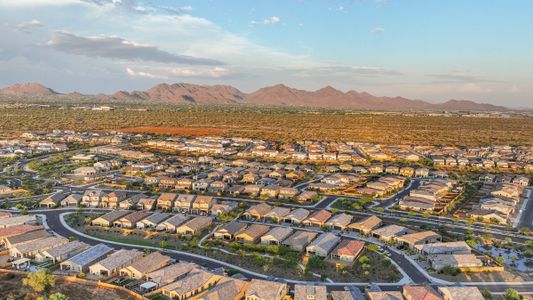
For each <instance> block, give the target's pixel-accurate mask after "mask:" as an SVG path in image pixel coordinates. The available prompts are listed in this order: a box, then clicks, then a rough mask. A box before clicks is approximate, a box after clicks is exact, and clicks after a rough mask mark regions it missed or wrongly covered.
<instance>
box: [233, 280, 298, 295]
mask: <svg viewBox="0 0 533 300" xmlns="http://www.w3.org/2000/svg"><path fill="white" fill-rule="evenodd" d="M287 291H288V287H287V284H286V283H281V282H274V281H267V280H260V279H252V281H251V282H250V286H249V287H248V290H246V293H245V294H244V299H245V300H282V299H284V298H285V296H286V295H287Z"/></svg>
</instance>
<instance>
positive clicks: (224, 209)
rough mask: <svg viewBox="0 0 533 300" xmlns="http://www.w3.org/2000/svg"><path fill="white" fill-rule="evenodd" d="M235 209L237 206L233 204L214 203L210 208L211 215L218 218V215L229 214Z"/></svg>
mask: <svg viewBox="0 0 533 300" xmlns="http://www.w3.org/2000/svg"><path fill="white" fill-rule="evenodd" d="M236 207H237V204H236V203H235V202H226V203H215V204H213V206H212V207H211V215H212V216H215V217H218V216H220V215H225V214H229V213H231V212H232V211H233V210H234V209H235V208H236Z"/></svg>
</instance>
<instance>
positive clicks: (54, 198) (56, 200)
mask: <svg viewBox="0 0 533 300" xmlns="http://www.w3.org/2000/svg"><path fill="white" fill-rule="evenodd" d="M65 197H66V195H65V194H64V193H55V194H53V195H50V196H48V197H46V198H44V200H42V201H41V202H39V206H40V207H47V208H52V207H56V206H59V205H60V204H61V200H63V199H65Z"/></svg>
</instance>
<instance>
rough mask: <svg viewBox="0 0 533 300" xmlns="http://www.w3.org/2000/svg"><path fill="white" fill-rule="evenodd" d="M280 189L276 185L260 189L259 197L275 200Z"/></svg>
mask: <svg viewBox="0 0 533 300" xmlns="http://www.w3.org/2000/svg"><path fill="white" fill-rule="evenodd" d="M279 189H280V187H279V186H277V185H268V186H265V187H263V188H262V189H261V196H262V197H267V198H276V197H277V196H278V194H279Z"/></svg>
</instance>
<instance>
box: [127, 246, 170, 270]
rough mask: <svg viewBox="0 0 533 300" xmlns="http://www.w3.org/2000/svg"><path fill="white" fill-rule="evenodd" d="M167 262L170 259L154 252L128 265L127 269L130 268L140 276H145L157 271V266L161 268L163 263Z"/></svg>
mask: <svg viewBox="0 0 533 300" xmlns="http://www.w3.org/2000/svg"><path fill="white" fill-rule="evenodd" d="M169 260H170V257H168V256H166V255H163V254H161V253H159V252H157V251H156V252H152V253H150V254H148V255H146V256H144V257H142V258H140V259H138V260H135V262H133V263H132V264H131V265H129V266H128V268H132V269H134V270H137V271H139V272H140V273H142V274H145V273H148V272H152V271H155V270H157V269H158V268H159V266H161V265H162V264H164V263H165V262H168V261H169Z"/></svg>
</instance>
